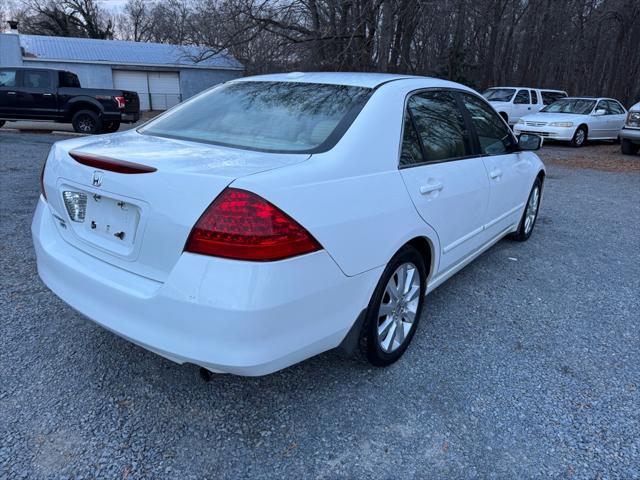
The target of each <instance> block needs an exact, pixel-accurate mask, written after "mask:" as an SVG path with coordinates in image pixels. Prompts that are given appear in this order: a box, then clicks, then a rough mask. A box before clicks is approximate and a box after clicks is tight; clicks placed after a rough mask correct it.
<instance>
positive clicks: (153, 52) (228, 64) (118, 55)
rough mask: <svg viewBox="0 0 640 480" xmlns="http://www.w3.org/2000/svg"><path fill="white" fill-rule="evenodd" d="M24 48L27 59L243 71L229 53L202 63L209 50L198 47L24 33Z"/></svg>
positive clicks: (22, 39) (21, 42)
mask: <svg viewBox="0 0 640 480" xmlns="http://www.w3.org/2000/svg"><path fill="white" fill-rule="evenodd" d="M20 45H21V46H22V48H23V58H25V60H26V59H30V60H49V61H61V62H81V63H109V64H116V65H148V66H151V65H153V66H180V67H183V68H184V67H187V68H207V69H233V70H241V69H243V66H242V64H241V63H240V62H238V61H237V60H236V59H235V58H233V57H232V56H230V55H226V54H218V55H214V56H212V57H211V58H207V59H206V60H202V61H199V62H198V61H196V60H195V59H197V58H199V56H201V55H202V53H203V52H204V51H205V50H204V49H203V48H201V47H197V46H194V45H170V44H167V43H144V42H127V41H123V40H97V39H93V38H75V37H49V36H44V35H23V34H20Z"/></svg>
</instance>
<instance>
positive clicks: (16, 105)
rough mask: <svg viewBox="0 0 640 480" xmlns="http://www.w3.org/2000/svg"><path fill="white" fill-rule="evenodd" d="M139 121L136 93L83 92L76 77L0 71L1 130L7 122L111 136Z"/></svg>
mask: <svg viewBox="0 0 640 480" xmlns="http://www.w3.org/2000/svg"><path fill="white" fill-rule="evenodd" d="M139 118H140V100H139V99H138V94H137V93H136V92H128V91H125V90H104V89H100V88H82V87H80V81H79V80H78V77H77V75H76V74H74V73H71V72H67V71H64V70H52V69H46V68H18V67H15V68H14V67H0V127H2V126H3V125H4V123H5V122H6V121H7V120H8V121H15V120H47V121H53V122H59V123H71V124H73V128H74V130H75V131H76V132H79V133H112V132H115V131H116V130H118V128H120V123H134V122H137V121H138V119H139Z"/></svg>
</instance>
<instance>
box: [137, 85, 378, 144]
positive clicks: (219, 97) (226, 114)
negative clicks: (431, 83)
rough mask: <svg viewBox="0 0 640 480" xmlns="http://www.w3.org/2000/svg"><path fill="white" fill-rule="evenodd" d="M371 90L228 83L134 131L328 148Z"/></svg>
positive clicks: (225, 141) (207, 140) (193, 138)
mask: <svg viewBox="0 0 640 480" xmlns="http://www.w3.org/2000/svg"><path fill="white" fill-rule="evenodd" d="M370 92H371V89H369V88H363V87H352V86H347V85H325V84H315V83H298V82H250V81H249V82H232V83H228V84H225V85H222V86H220V87H217V88H214V89H212V90H209V91H207V92H205V93H203V94H201V95H198V96H197V97H194V98H193V99H191V100H189V101H187V102H185V103H184V104H182V105H181V106H179V107H177V108H176V109H174V110H172V111H171V112H169V113H168V114H166V115H163V116H162V117H159V118H158V119H156V120H154V121H152V122H150V123H149V124H148V125H147V126H145V127H142V128H141V129H139V130H138V131H139V132H140V133H145V134H148V135H157V136H166V137H171V138H179V139H184V140H190V141H195V142H205V143H213V144H216V145H223V146H229V147H234V148H242V149H248V150H259V151H266V152H280V153H309V152H317V151H319V150H318V149H321V150H322V151H324V150H328V149H329V148H331V147H332V146H333V144H335V142H337V141H338V140H339V138H340V137H341V136H342V134H343V133H344V132H345V131H346V129H347V128H348V127H349V125H350V124H351V122H352V121H353V119H354V118H355V116H356V115H357V113H358V112H359V111H360V109H361V108H362V107H363V106H364V104H365V103H366V101H367V99H368V98H369V94H370Z"/></svg>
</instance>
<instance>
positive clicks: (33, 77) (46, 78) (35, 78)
mask: <svg viewBox="0 0 640 480" xmlns="http://www.w3.org/2000/svg"><path fill="white" fill-rule="evenodd" d="M22 83H23V85H24V86H25V87H28V88H50V87H52V86H53V85H52V84H51V83H52V82H51V74H50V73H49V72H46V71H43V70H25V71H24V73H23V77H22Z"/></svg>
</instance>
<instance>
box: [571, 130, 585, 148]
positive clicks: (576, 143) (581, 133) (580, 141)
mask: <svg viewBox="0 0 640 480" xmlns="http://www.w3.org/2000/svg"><path fill="white" fill-rule="evenodd" d="M586 142H587V129H586V127H585V126H584V125H580V126H579V127H578V128H577V129H576V133H574V134H573V138H572V139H571V146H572V147H581V146H583V145H584V144H585V143H586Z"/></svg>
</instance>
